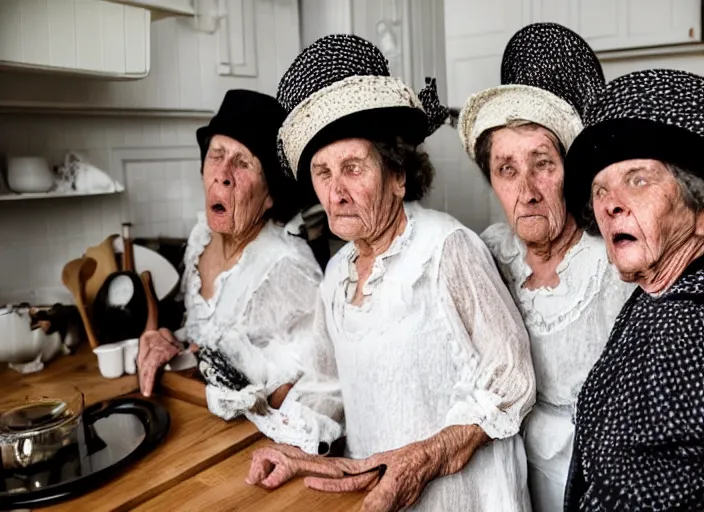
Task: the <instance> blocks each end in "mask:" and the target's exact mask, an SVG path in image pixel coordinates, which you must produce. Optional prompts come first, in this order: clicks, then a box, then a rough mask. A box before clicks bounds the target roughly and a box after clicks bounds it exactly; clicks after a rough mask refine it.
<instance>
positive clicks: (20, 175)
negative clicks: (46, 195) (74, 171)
mask: <svg viewBox="0 0 704 512" xmlns="http://www.w3.org/2000/svg"><path fill="white" fill-rule="evenodd" d="M55 178H56V176H55V175H54V171H53V170H52V169H51V167H50V166H49V162H47V161H46V159H45V158H42V157H38V156H21V157H13V158H9V159H8V160H7V186H8V187H9V188H10V190H12V191H13V192H16V193H18V194H25V193H36V192H48V191H49V190H50V189H51V188H52V187H53V186H54V180H55Z"/></svg>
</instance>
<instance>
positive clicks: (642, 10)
mask: <svg viewBox="0 0 704 512" xmlns="http://www.w3.org/2000/svg"><path fill="white" fill-rule="evenodd" d="M532 21H555V22H557V23H561V24H563V25H565V26H567V27H570V28H571V29H573V30H575V31H576V32H578V33H579V34H581V35H582V37H584V38H585V39H586V40H587V41H588V42H589V44H590V45H591V46H592V48H594V50H595V51H609V50H627V49H631V48H643V47H652V46H664V45H672V44H682V43H693V42H698V41H701V40H702V2H701V0H533V6H532Z"/></svg>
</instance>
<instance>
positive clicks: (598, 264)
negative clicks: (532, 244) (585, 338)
mask: <svg viewBox="0 0 704 512" xmlns="http://www.w3.org/2000/svg"><path fill="white" fill-rule="evenodd" d="M482 238H483V239H484V241H485V242H486V244H487V245H488V246H489V249H490V250H491V252H492V254H493V255H494V258H495V259H496V261H497V264H498V266H499V268H500V270H501V273H502V275H503V277H504V280H506V282H507V284H508V286H509V288H510V290H511V294H512V295H513V297H514V299H515V300H516V302H517V303H518V306H519V308H520V309H521V313H522V314H523V319H524V321H525V323H526V326H527V327H528V328H529V329H530V330H536V331H538V332H541V333H547V332H551V331H554V330H557V329H561V328H563V327H564V326H566V325H568V324H569V323H571V322H573V321H574V320H576V319H577V318H578V317H579V316H580V315H581V313H582V312H583V311H584V309H585V308H586V307H587V306H588V305H589V303H590V302H591V300H592V299H593V298H594V297H595V296H596V295H597V294H598V293H599V291H600V290H601V288H602V284H603V283H604V281H605V277H607V276H608V274H609V272H612V271H613V269H611V267H610V265H609V263H608V260H607V257H606V249H605V247H604V242H603V240H602V239H601V238H599V237H595V236H591V235H589V234H587V233H583V234H582V236H581V238H580V239H579V241H578V242H577V243H576V244H575V245H574V246H572V247H571V248H570V249H569V251H567V253H566V254H565V257H564V258H563V260H562V261H561V262H560V264H559V265H558V266H557V269H556V271H557V275H558V277H559V279H560V283H559V284H558V285H557V286H556V287H554V288H551V287H541V288H538V289H535V290H530V289H528V288H525V287H524V286H523V284H524V283H525V282H526V280H527V279H528V278H529V277H530V275H531V274H532V270H531V268H530V266H529V265H528V263H526V254H527V249H526V246H525V244H524V243H523V242H522V241H521V239H520V238H518V236H517V235H516V234H515V233H514V232H513V231H512V230H511V228H510V227H509V226H508V225H506V224H503V225H502V226H500V227H499V226H492V227H490V228H489V229H487V231H485V233H484V234H483V235H482Z"/></svg>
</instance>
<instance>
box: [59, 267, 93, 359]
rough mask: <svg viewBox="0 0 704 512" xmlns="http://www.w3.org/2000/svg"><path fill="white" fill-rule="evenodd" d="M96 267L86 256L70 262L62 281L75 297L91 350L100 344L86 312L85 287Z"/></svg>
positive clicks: (64, 270) (65, 268) (63, 272)
mask: <svg viewBox="0 0 704 512" xmlns="http://www.w3.org/2000/svg"><path fill="white" fill-rule="evenodd" d="M95 267H96V262H95V260H94V259H93V258H86V257H85V256H84V257H83V258H77V259H75V260H71V261H69V262H68V263H67V264H66V265H65V266H64V269H63V271H62V272H61V281H62V282H63V283H64V286H65V287H66V288H68V289H69V291H70V292H71V295H73V300H74V302H75V303H76V308H77V309H78V313H79V314H80V315H81V320H83V328H84V329H85V331H86V336H87V337H88V342H89V343H90V346H91V348H98V345H99V343H98V340H97V339H96V337H95V333H94V332H93V326H92V325H91V322H90V318H89V317H88V311H87V310H86V306H85V297H84V295H83V286H84V284H85V282H86V280H88V279H89V278H90V277H91V276H92V275H93V273H94V272H95Z"/></svg>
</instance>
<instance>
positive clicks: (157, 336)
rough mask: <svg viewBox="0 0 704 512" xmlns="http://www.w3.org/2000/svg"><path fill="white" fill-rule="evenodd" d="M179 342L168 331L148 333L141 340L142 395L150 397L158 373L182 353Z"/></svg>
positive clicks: (140, 373) (140, 381)
mask: <svg viewBox="0 0 704 512" xmlns="http://www.w3.org/2000/svg"><path fill="white" fill-rule="evenodd" d="M178 345H179V341H178V340H177V339H176V338H175V337H174V335H173V334H172V333H171V331H169V330H168V329H164V328H162V329H159V330H158V331H146V332H145V333H144V334H142V336H141V337H140V338H139V354H138V356H137V371H138V374H139V388H140V391H141V392H142V395H144V396H146V397H148V396H150V395H151V394H152V391H153V390H154V381H155V379H156V372H157V371H158V370H159V368H161V367H162V366H164V365H165V364H166V363H168V362H169V361H170V360H171V359H173V358H174V357H175V356H177V355H178V354H179V352H180V351H181V349H180V347H179V346H178Z"/></svg>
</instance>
